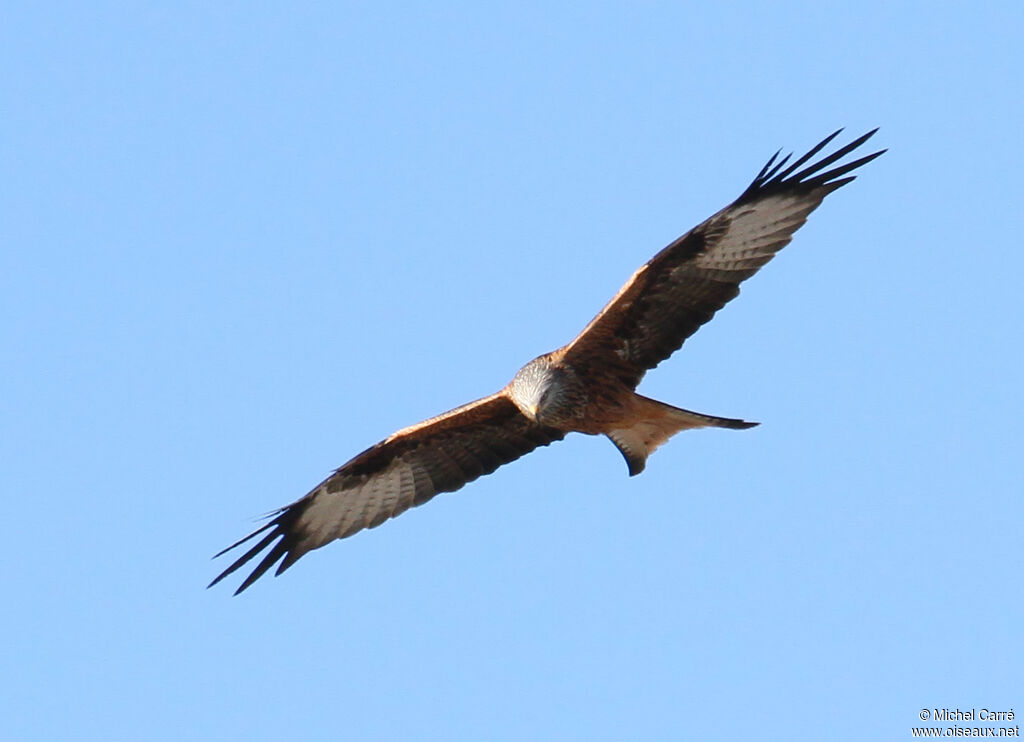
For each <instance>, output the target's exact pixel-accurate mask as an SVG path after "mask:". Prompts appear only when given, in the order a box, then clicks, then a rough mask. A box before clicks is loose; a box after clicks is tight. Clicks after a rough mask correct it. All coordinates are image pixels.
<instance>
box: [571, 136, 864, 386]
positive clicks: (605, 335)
mask: <svg viewBox="0 0 1024 742" xmlns="http://www.w3.org/2000/svg"><path fill="white" fill-rule="evenodd" d="M876 131H877V130H876ZM874 133H875V132H874V131H871V132H868V133H867V134H865V135H864V136H862V137H859V138H858V139H856V140H854V141H853V142H851V143H850V144H848V145H846V146H845V147H842V148H840V149H839V150H837V151H836V152H833V153H832V154H830V155H828V156H826V157H822V158H820V159H818V160H817V161H813V162H811V160H812V158H813V157H814V156H815V155H817V154H818V153H819V152H820V151H821V150H822V149H823V148H824V147H825V146H826V145H828V143H829V142H831V141H832V140H833V139H834V138H835V137H836V135H837V134H839V132H838V131H837V132H836V133H835V134H832V135H831V136H829V137H827V138H826V139H825V140H824V141H822V142H821V143H819V144H818V145H816V146H815V147H813V148H812V149H811V150H810V151H809V152H807V153H806V154H805V155H803V156H802V157H800V158H798V159H797V160H796V161H795V162H793V163H791V164H789V166H788V167H785V165H786V163H787V160H788V159H789V157H785V158H783V159H782V160H780V161H778V162H776V158H777V157H778V153H776V155H775V156H774V157H772V158H771V160H769V161H768V164H767V165H765V166H764V168H763V169H762V170H761V172H760V173H758V175H757V177H756V178H755V179H754V182H753V183H751V184H750V186H749V187H748V188H747V190H746V191H744V192H743V194H742V195H741V196H740V197H739V198H738V199H736V201H734V202H733V203H732V204H730V205H729V206H727V207H726V208H724V209H722V210H721V211H720V212H718V213H717V214H715V215H714V216H712V217H711V218H710V219H708V220H707V221H705V222H704V223H703V224H700V225H698V226H697V227H694V228H693V229H692V230H690V231H689V232H687V233H686V234H684V235H683V236H682V237H680V238H679V239H677V240H676V241H675V242H673V243H672V244H671V245H669V246H668V247H666V248H665V249H664V250H662V251H661V252H659V253H658V254H657V255H655V256H654V257H653V258H651V260H649V261H648V262H647V264H646V265H644V266H642V267H641V268H640V270H638V271H637V272H636V273H634V274H633V276H632V277H631V278H630V279H629V281H627V282H626V285H625V286H623V287H622V288H621V289H620V290H619V293H618V294H616V295H615V297H614V298H613V299H612V300H611V301H610V302H609V303H608V305H607V306H606V307H605V308H604V309H603V310H601V313H600V314H598V315H597V316H596V317H595V318H594V319H593V320H591V322H590V324H588V325H587V326H586V328H584V330H583V332H581V333H580V334H579V335H578V336H577V337H576V339H575V340H573V341H572V342H571V343H569V344H568V345H567V346H565V347H564V348H562V349H560V350H559V351H556V356H557V357H559V358H564V359H565V360H566V361H567V362H569V363H571V364H572V365H573V366H574V367H575V368H576V369H577V370H579V369H581V368H582V369H586V368H590V367H600V368H601V369H602V370H603V372H604V373H606V374H612V375H614V376H616V377H617V378H618V379H619V380H620V381H622V383H624V384H627V385H629V386H632V387H635V386H636V385H637V384H638V383H639V382H640V379H641V378H643V375H644V373H645V372H646V371H647V370H648V369H651V368H654V367H655V366H657V365H658V363H660V362H661V361H663V360H665V359H666V358H668V357H669V356H670V355H672V353H674V352H675V351H676V350H677V349H678V348H679V347H680V346H681V345H682V344H683V341H684V340H686V338H688V337H689V336H690V335H692V334H693V333H695V332H696V331H697V330H698V329H699V328H700V326H701V325H703V324H704V323H705V322H707V321H708V320H710V319H711V318H712V317H713V316H714V314H715V312H717V311H718V310H719V309H721V308H722V307H723V306H725V304H726V303H727V302H729V301H730V300H731V299H733V298H734V297H735V296H736V295H737V294H739V292H740V289H739V286H740V283H742V282H743V281H745V280H746V279H747V278H749V277H750V276H752V275H754V274H755V273H756V272H757V271H758V269H759V268H761V266H763V265H764V264H765V263H767V262H768V261H769V260H771V259H772V257H774V255H775V253H777V252H778V251H779V250H781V249H782V248H783V247H785V246H786V245H787V244H789V241H790V239H792V237H793V233H794V232H796V230H798V229H799V228H800V227H801V225H803V223H804V222H805V221H806V220H807V216H808V215H809V214H810V213H811V212H812V211H814V210H815V209H816V208H817V207H818V206H819V204H821V202H822V200H823V199H824V198H825V196H827V195H828V194H829V193H831V192H832V191H834V190H836V189H837V188H840V187H842V186H844V185H846V184H847V183H849V182H850V181H852V180H853V179H854V176H852V175H850V174H849V173H850V172H852V171H853V170H856V169H857V168H859V167H860V166H861V165H864V164H866V163H868V162H870V161H871V160H873V159H875V158H876V157H878V156H879V155H880V154H882V152H875V153H874V154H870V155H867V156H865V157H861V158H860V159H857V160H854V161H852V162H847V163H844V164H842V165H838V166H837V167H834V168H832V169H829V170H826V168H828V167H829V166H830V165H832V164H834V163H836V162H837V161H838V160H840V159H841V158H843V157H845V156H846V155H848V154H850V153H851V152H853V151H854V150H855V149H857V148H858V147H860V145H862V144H863V143H864V142H866V141H867V140H868V139H869V138H870V137H871V135H872V134H874ZM883 152H884V150H883ZM809 162H810V164H808V163H809Z"/></svg>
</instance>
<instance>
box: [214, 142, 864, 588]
mask: <svg viewBox="0 0 1024 742" xmlns="http://www.w3.org/2000/svg"><path fill="white" fill-rule="evenodd" d="M876 131H877V130H876ZM874 133H875V132H874V131H871V132H869V133H867V134H865V135H864V136H862V137H860V138H859V139H856V140H855V141H853V142H851V143H850V144H848V145H847V146H845V147H843V148H841V149H839V150H838V151H836V152H834V153H832V154H831V155H828V156H827V157H823V158H822V159H820V160H818V161H817V162H815V163H814V164H811V165H806V163H807V162H808V161H810V160H811V158H813V157H814V156H815V155H816V154H817V153H818V152H820V151H821V150H822V149H823V148H824V147H825V146H826V145H828V144H829V143H830V142H831V141H832V140H833V139H834V138H835V137H836V136H837V135H838V134H839V132H836V133H835V134H832V135H831V136H829V137H827V138H826V139H825V140H824V141H822V142H821V143H820V144H818V145H817V146H815V147H813V148H812V149H811V150H810V151H809V152H808V153H807V154H805V155H804V156H802V157H800V158H799V159H797V160H796V161H795V162H793V163H792V164H790V165H789V166H788V167H786V168H785V169H783V167H784V166H785V165H786V162H787V161H788V159H789V158H788V156H787V157H785V158H783V159H782V160H779V161H778V162H776V160H777V157H778V153H776V155H775V156H773V157H772V158H771V159H770V160H769V161H768V164H766V165H765V166H764V168H762V170H761V172H760V173H758V175H757V177H756V178H755V179H754V181H753V182H752V183H751V184H750V186H749V187H748V188H747V189H746V191H744V192H743V194H741V195H740V197H739V198H738V199H737V200H736V201H734V202H733V203H732V204H730V205H729V206H727V207H726V208H725V209H723V210H722V211H720V212H718V213H717V214H715V215H714V216H712V217H711V218H710V219H708V220H707V221H705V222H703V223H702V224H700V225H698V226H697V227H695V228H693V229H692V230H690V231H689V232H687V233H686V234H684V235H683V236H682V237H680V238H679V239H677V240H676V241H675V242H673V243H672V244H671V245H669V246H668V247H666V248H665V249H664V250H662V251H661V252H659V253H658V254H657V255H655V256H654V257H653V258H652V259H651V260H650V261H648V262H647V263H646V264H645V265H644V266H643V267H641V268H640V269H639V270H638V271H637V272H636V273H634V274H633V275H632V277H631V278H630V279H629V280H628V281H627V282H626V285H625V286H623V287H622V289H620V290H619V292H618V294H616V295H615V297H614V298H613V299H612V300H611V301H610V302H609V303H608V305H607V306H606V307H605V308H604V309H602V310H601V312H600V313H599V314H598V315H597V316H596V317H595V318H594V319H593V320H591V322H590V324H588V325H587V326H586V327H585V328H584V330H583V332H581V333H580V334H579V335H578V336H577V337H576V338H575V339H574V340H573V341H572V342H571V343H569V344H568V345H566V346H564V347H562V348H560V349H558V350H556V351H554V352H552V353H547V354H545V355H542V356H540V357H539V358H536V359H534V360H533V361H531V362H530V363H528V364H527V365H526V366H524V367H523V368H522V369H520V370H519V372H518V373H517V374H516V376H515V378H513V379H512V381H511V382H509V384H508V385H507V386H506V387H505V388H504V389H502V390H501V391H499V392H498V393H496V394H493V395H491V396H489V397H485V398H484V399H480V400H478V401H476V402H471V403H469V404H467V405H463V406H462V407H458V408H456V409H454V410H452V411H451V412H447V413H445V414H443V415H439V416H438V417H435V418H431V419H430V420H426V421H424V422H422V423H419V424H417V425H413V426H411V427H408V428H405V429H404V430H400V431H398V432H397V433H395V434H394V435H392V436H391V437H389V438H388V439H386V440H384V441H382V442H380V443H378V444H377V445H375V446H373V447H372V448H369V449H367V450H366V451H364V452H363V453H361V454H359V455H358V456H356V457H355V458H354V459H352V460H351V461H349V462H348V463H347V464H345V465H344V466H342V467H341V468H340V469H338V470H337V471H335V472H334V473H333V474H331V476H329V477H328V478H327V479H325V480H324V481H323V482H321V483H320V484H319V485H317V487H315V488H314V489H313V490H312V491H311V492H310V493H309V494H307V495H306V496H305V497H303V498H301V499H299V500H297V501H296V502H294V503H292V504H291V505H288V506H286V507H284V508H282V509H281V510H278V511H277V512H276V513H274V514H273V515H272V519H271V520H270V521H269V522H268V523H266V525H264V526H263V527H262V528H260V529H258V530H257V531H255V532H254V533H252V534H250V535H249V536H247V537H246V538H244V539H242V540H241V541H238V542H236V543H235V544H232V545H231V546H229V547H228V548H227V549H225V550H224V551H222V552H220V554H218V555H217V556H220V555H221V554H223V553H225V552H227V551H230V550H231V549H234V548H235V547H237V546H240V545H241V544H243V543H246V542H247V541H249V540H250V539H253V538H255V537H256V536H258V535H260V534H264V533H265V534H266V535H264V536H263V538H262V539H260V540H259V541H257V543H256V544H255V545H254V546H253V547H252V548H250V549H249V550H248V551H246V552H245V553H244V554H242V555H241V556H240V557H239V558H238V559H237V560H236V561H235V562H234V563H233V564H231V566H229V567H228V568H227V569H226V570H224V572H222V573H221V574H220V575H219V576H218V577H217V578H216V579H215V580H214V581H213V582H211V583H210V585H211V586H212V585H214V584H216V583H218V582H220V581H221V580H222V579H224V578H225V577H227V576H228V575H230V574H231V573H233V572H234V571H235V570H237V569H239V568H240V567H241V566H243V565H244V564H246V563H247V562H249V561H250V560H251V559H253V558H254V557H256V556H257V555H258V554H260V553H261V552H262V551H264V550H265V549H267V548H269V551H268V552H267V553H266V554H265V555H264V556H263V558H262V559H261V560H260V561H259V563H258V564H257V566H256V568H255V569H254V570H253V571H252V573H251V574H249V576H248V577H247V578H246V579H245V581H244V582H243V583H242V585H241V586H240V587H239V588H238V590H237V591H236V594H237V593H240V592H242V591H243V590H245V589H246V588H247V587H249V585H251V584H252V583H253V582H254V581H255V580H256V579H258V578H259V577H260V576H262V575H263V574H264V573H265V572H267V570H269V569H270V568H271V567H273V566H274V565H275V564H277V562H278V561H279V560H280V565H279V566H278V567H277V571H276V573H275V574H280V573H281V572H283V571H284V570H286V569H288V567H290V566H291V565H292V564H294V563H295V561H296V560H298V559H299V558H300V557H301V556H302V555H304V554H306V553H307V552H309V551H311V550H313V549H316V548H318V547H320V546H323V545H324V544H327V543H329V542H331V541H333V540H335V539H339V538H345V537H347V536H351V535H352V534H354V533H356V532H357V531H360V530H362V529H364V528H373V527H375V526H378V525H380V524H381V523H383V522H384V521H385V520H387V519H389V518H393V517H394V516H396V515H398V514H399V513H402V512H404V511H406V510H408V509H409V508H411V507H413V506H414V505H421V504H422V503H424V502H426V501H427V500H429V499H431V498H432V497H433V496H434V495H436V494H438V493H440V492H453V491H455V490H457V489H459V488H460V487H462V486H463V485H465V484H466V483H467V482H471V481H473V480H474V479H476V478H477V477H480V476H482V475H484V474H490V473H491V472H492V471H494V470H495V469H497V468H498V467H499V466H501V465H502V464H507V463H509V462H511V461H515V460H516V459H518V458H519V457H520V456H523V455H525V454H527V453H529V452H530V451H532V450H533V449H535V448H537V447H538V446H546V445H548V444H549V443H551V442H553V441H557V440H561V439H562V438H564V437H565V436H566V435H567V434H568V433H571V432H580V433H588V434H592V435H597V434H604V435H607V436H608V437H609V438H610V439H611V440H612V442H613V443H615V445H616V446H617V447H618V449H619V450H620V451H621V453H622V455H623V456H624V457H625V459H626V463H627V465H628V467H629V473H630V475H635V474H639V473H640V472H641V471H643V469H644V466H645V465H646V461H647V457H648V456H649V455H650V454H651V452H652V451H654V449H655V448H657V447H658V446H659V445H661V444H662V443H664V442H665V441H666V440H668V439H669V438H670V437H671V436H672V435H674V434H675V433H677V432H679V431H680V430H687V429H690V428H700V427H720V428H733V429H740V428H749V427H752V426H753V425H756V423H748V422H744V421H743V420H734V419H730V418H722V417H713V416H711V415H703V414H700V413H697V412H691V411H689V410H683V409H680V408H678V407H672V406H670V405H667V404H664V403H662V402H657V401H655V400H652V399H648V398H646V397H643V396H641V395H639V394H637V393H636V392H635V391H634V390H635V388H636V386H637V384H639V383H640V380H641V379H642V378H643V376H644V373H645V372H646V371H647V370H649V369H652V368H654V367H655V366H657V365H658V364H659V363H660V362H661V361H663V360H664V359H666V358H668V357H669V356H670V355H671V354H672V353H673V352H675V351H676V350H677V349H678V348H679V347H680V346H681V345H682V344H683V341H685V340H686V338H688V337H690V335H692V334H693V333H694V332H696V331H697V329H698V328H699V327H700V326H701V325H703V324H704V323H705V322H707V321H708V320H710V319H711V318H712V317H713V316H714V314H715V312H717V311H718V310H719V309H721V308H722V307H723V306H725V304H726V303H727V302H728V301H729V300H730V299H732V298H733V297H735V296H736V295H737V294H738V293H739V284H740V283H741V282H742V281H744V280H746V279H747V278H749V277H750V276H752V275H753V274H754V273H756V272H757V271H758V269H760V268H761V266H763V265H764V264H765V263H767V262H768V261H769V260H771V259H772V257H773V256H774V255H775V253H777V252H778V251H779V250H781V249H782V248H783V247H785V246H786V245H787V244H788V243H789V241H790V239H792V236H793V233H794V232H796V230H797V229H799V228H800V226H801V225H803V223H804V222H805V221H806V219H807V216H808V215H809V214H810V213H811V212H812V211H814V209H816V208H817V207H818V205H819V204H821V202H822V200H823V199H824V198H825V196H827V195H828V194H829V193H831V192H832V191H834V190H836V189H837V188H840V187H842V186H843V185H845V184H847V183H849V182H850V181H852V180H853V179H854V178H853V176H850V175H848V174H849V173H850V172H851V171H853V170H855V169H857V168H858V167H860V166H861V165H864V164H866V163H868V162H870V161H871V160H873V159H874V158H876V157H878V156H879V155H880V154H882V152H884V150H882V152H875V153H874V154H870V155H867V156H865V157H861V158H860V159H857V160H854V161H852V162H848V163H846V164H844V165H840V166H838V167H835V168H833V169H831V170H828V171H825V172H822V171H824V170H825V168H827V167H828V166H829V165H832V164H833V163H835V162H837V161H839V160H840V159H841V158H843V157H845V156H846V155H848V154H850V153H851V152H853V151H854V150H855V149H857V148H858V147H859V146H860V145H862V144H863V143H864V142H865V141H867V140H868V139H869V138H870V137H871V136H872V135H873V134H874ZM801 167H802V168H803V169H801ZM275 542H276V543H275Z"/></svg>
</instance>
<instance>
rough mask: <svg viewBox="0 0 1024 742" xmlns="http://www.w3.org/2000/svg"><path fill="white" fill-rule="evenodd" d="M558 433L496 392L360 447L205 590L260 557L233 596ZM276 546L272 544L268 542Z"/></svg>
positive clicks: (278, 517)
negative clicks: (268, 574) (269, 572)
mask: <svg viewBox="0 0 1024 742" xmlns="http://www.w3.org/2000/svg"><path fill="white" fill-rule="evenodd" d="M564 436H565V433H564V432H562V431H560V430H556V429H554V428H548V427H545V426H542V425H538V424H537V423H535V422H532V421H530V420H529V419H528V418H527V417H526V416H525V415H523V414H522V413H521V412H520V411H519V409H518V408H517V407H516V405H515V404H514V403H513V402H512V401H511V400H510V399H509V398H508V397H507V396H505V394H504V393H503V392H499V393H497V394H493V395H491V396H490V397H485V398H484V399H480V400H477V401H476V402H471V403H470V404H467V405H463V406H462V407H458V408H456V409H454V410H452V411H451V412H447V413H445V414H443V415H440V416H438V417H435V418H431V419H430V420H426V421H424V422H422V423H419V424H418V425H413V426H412V427H409V428H405V429H404V430H400V431H398V432H397V433H395V434H394V435H392V436H391V437H390V438H388V439H387V440H385V441H382V442H380V443H378V444H377V445H376V446H373V447H372V448H369V449H367V450H366V451H364V452H363V453H361V454H359V455H358V456H356V457H355V458H354V459H352V460H351V461H349V462H348V463H347V464H345V465H344V466H342V467H341V468H339V469H338V470H337V471H335V472H334V473H333V474H332V475H331V476H329V477H328V478H327V479H325V480H324V481H323V482H321V483H320V484H319V485H318V486H317V487H316V488H315V489H313V491H312V492H310V493H309V494H307V495H306V496H305V497H303V498H302V499H300V500H297V501H296V502H294V503H292V504H291V505H288V506H287V507H284V508H282V509H281V510H278V511H277V512H275V513H272V514H271V517H272V520H270V522H268V523H267V524H266V525H264V526H263V527H262V528H260V529H258V530H256V531H254V532H253V533H251V534H249V535H248V536H246V537H245V538H244V539H242V540H241V541H238V542H237V543H235V544H232V545H231V546H229V547H228V548H227V549H225V550H224V551H222V552H220V554H217V556H220V555H221V554H224V553H225V552H228V551H230V550H231V549H234V548H235V547H237V546H241V545H242V544H244V543H246V542H247V541H249V540H250V539H252V538H254V537H256V536H258V535H259V534H261V533H263V532H264V531H269V533H267V534H266V535H265V536H264V537H263V538H262V539H261V540H260V541H258V542H257V543H256V544H255V545H254V546H253V547H252V548H250V549H249V550H248V551H247V552H245V553H244V554H242V555H241V556H240V557H239V558H238V559H237V560H236V561H235V562H234V563H233V564H232V565H231V566H230V567H228V568H227V569H226V570H224V571H223V572H222V573H221V574H220V575H219V576H218V577H217V578H216V579H215V580H214V581H213V582H211V583H210V586H211V587H212V586H213V585H215V584H217V583H218V582H220V581H221V580H222V579H224V578H225V577H227V576H228V575H230V574H231V573H232V572H234V571H235V570H237V569H238V568H240V567H241V566H243V565H244V564H245V563H246V562H248V561H250V560H251V559H253V558H254V557H255V556H256V555H257V554H259V553H260V552H262V551H263V550H264V549H266V548H268V547H270V551H269V552H267V554H266V555H265V556H263V558H262V560H261V561H260V562H259V564H257V565H256V568H255V569H254V570H253V571H252V573H251V574H250V575H249V576H248V577H247V578H246V579H245V581H244V582H243V583H242V585H241V587H239V588H238V590H237V591H236V593H235V594H236V595H237V594H238V593H240V592H242V591H243V590H245V589H246V588H247V587H249V585H251V584H252V583H253V582H255V581H256V580H257V579H259V577H260V576H262V575H263V574H264V573H265V572H266V571H267V570H269V569H270V568H271V567H272V566H274V564H275V563H276V562H277V561H278V560H279V559H282V557H283V561H282V562H281V565H280V566H279V567H278V568H277V572H276V573H275V574H281V573H282V572H283V571H285V570H286V569H288V567H290V566H291V565H292V564H294V563H295V561H296V560H298V559H299V557H301V556H302V555H303V554H306V553H307V552H309V551H311V550H313V549H316V548H319V547H320V546H323V545H324V544H327V543H329V542H331V541H334V540H335V539H339V538H345V537H346V536H351V535H352V534H354V533H356V532H358V531H361V530H363V529H364V528H373V527H375V526H378V525H380V524H381V523H383V522H384V521H386V520H387V519H388V518H393V517H395V516H396V515H398V514H399V513H402V512H404V511H406V510H408V509H409V508H411V507H413V506H415V505H421V504H423V503H424V502H426V501H427V500H429V499H431V498H432V497H433V496H434V495H436V494H438V493H441V492H453V491H455V490H457V489H459V488H460V487H462V486H463V485H464V484H466V483H467V482H471V481H473V480H474V479H476V478H477V477H480V476H482V475H484V474H490V473H491V472H493V471H494V470H495V469H497V468H498V467H499V466H501V465H502V464H507V463H509V462H511V461H515V460H516V459H518V458H519V457H520V456H523V455H525V454H527V453H529V452H530V451H532V450H533V449H535V448H537V447H538V446H546V445H548V444H549V443H552V442H553V441H557V440H561V439H562V438H563V437H564ZM275 541H277V543H274V542H275Z"/></svg>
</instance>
